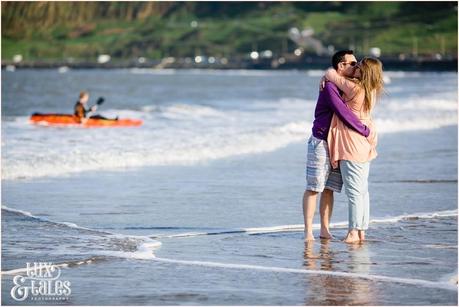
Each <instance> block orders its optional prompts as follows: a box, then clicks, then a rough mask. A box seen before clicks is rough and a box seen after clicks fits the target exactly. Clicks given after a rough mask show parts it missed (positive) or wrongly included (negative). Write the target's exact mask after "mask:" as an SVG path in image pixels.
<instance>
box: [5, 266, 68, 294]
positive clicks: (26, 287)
mask: <svg viewBox="0 0 459 307" xmlns="http://www.w3.org/2000/svg"><path fill="white" fill-rule="evenodd" d="M26 272H27V275H26V276H22V275H16V276H14V278H13V283H14V287H13V288H12V289H11V297H12V298H13V299H15V300H16V301H24V300H26V299H27V298H30V299H31V300H37V301H38V300H43V301H51V300H54V301H57V300H68V299H69V297H70V294H71V293H72V290H71V289H70V281H68V280H65V281H63V280H60V279H59V278H60V276H61V269H60V268H59V267H58V266H57V265H54V264H53V263H52V262H34V263H30V262H27V271H26Z"/></svg>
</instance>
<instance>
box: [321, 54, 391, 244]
mask: <svg viewBox="0 0 459 307" xmlns="http://www.w3.org/2000/svg"><path fill="white" fill-rule="evenodd" d="M355 66H356V69H355V73H354V79H349V78H346V77H343V76H341V75H339V74H338V73H337V72H336V70H334V69H332V68H331V69H328V70H327V72H326V74H325V78H326V79H327V80H329V81H331V82H333V83H334V84H336V86H337V87H338V88H339V89H340V90H341V91H342V92H343V96H342V97H343V99H344V101H345V102H346V105H347V106H348V107H349V108H350V109H351V110H352V112H354V114H355V115H357V116H358V117H359V118H360V120H361V121H362V123H363V124H364V125H366V126H367V127H368V128H370V131H371V133H370V135H369V136H368V137H364V136H362V135H361V134H359V133H357V132H355V131H354V130H352V129H349V128H348V127H347V126H346V125H344V124H343V122H342V121H341V120H340V119H339V118H338V116H336V115H334V116H333V118H332V122H331V126H330V132H329V134H328V146H329V151H330V162H331V164H332V167H333V168H338V167H339V168H340V170H341V175H342V178H343V183H344V190H345V193H346V195H347V197H348V204H349V231H348V234H347V236H346V238H345V239H344V242H346V243H356V242H359V241H364V240H365V230H367V229H368V223H369V217H370V198H369V192H368V175H369V171H370V161H371V160H373V159H374V158H375V157H376V155H377V153H376V144H377V134H376V127H375V126H374V123H373V120H372V117H371V112H372V110H373V108H374V106H375V103H376V100H377V99H378V98H379V96H380V94H381V92H382V90H383V85H384V83H383V72H382V63H381V61H379V60H378V59H374V58H364V59H363V60H362V61H361V62H359V63H357V64H356V65H355Z"/></svg>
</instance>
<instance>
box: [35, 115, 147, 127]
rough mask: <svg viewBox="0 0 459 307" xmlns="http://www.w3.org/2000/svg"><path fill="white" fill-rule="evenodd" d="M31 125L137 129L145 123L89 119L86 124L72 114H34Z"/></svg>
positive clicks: (127, 119) (125, 119)
mask: <svg viewBox="0 0 459 307" xmlns="http://www.w3.org/2000/svg"><path fill="white" fill-rule="evenodd" d="M30 123H31V124H35V125H42V126H58V127H62V126H65V127H66V126H73V127H85V128H98V127H137V126H141V125H142V123H143V121H142V120H140V119H129V118H124V119H123V118H120V119H101V118H88V119H87V120H86V121H84V122H80V120H79V119H78V117H76V116H74V115H71V114H40V113H34V114H32V116H30Z"/></svg>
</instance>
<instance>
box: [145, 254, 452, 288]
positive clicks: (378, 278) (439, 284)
mask: <svg viewBox="0 0 459 307" xmlns="http://www.w3.org/2000/svg"><path fill="white" fill-rule="evenodd" d="M152 260H153V261H157V262H163V263H174V264H181V265H193V266H204V267H212V268H222V269H238V270H256V271H264V272H275V273H290V274H309V275H324V276H333V277H345V278H358V279H365V280H369V281H375V282H390V283H399V284H407V285H413V286H421V287H426V288H434V289H444V290H450V291H457V285H456V284H454V283H452V282H449V281H446V282H445V281H429V280H423V279H413V278H399V277H389V276H382V275H373V274H361V273H349V272H337V271H325V270H323V271H322V270H307V269H294V268H283V267H273V266H260V265H250V264H235V263H221V262H211V261H193V260H176V259H168V258H154V259H152Z"/></svg>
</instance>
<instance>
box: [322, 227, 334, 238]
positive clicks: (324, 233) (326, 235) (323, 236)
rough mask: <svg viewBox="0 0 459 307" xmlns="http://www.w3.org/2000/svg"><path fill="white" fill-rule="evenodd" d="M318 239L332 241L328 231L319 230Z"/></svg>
mask: <svg viewBox="0 0 459 307" xmlns="http://www.w3.org/2000/svg"><path fill="white" fill-rule="evenodd" d="M320 238H321V239H333V236H332V235H331V233H330V231H329V230H328V229H325V228H324V229H320Z"/></svg>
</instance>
